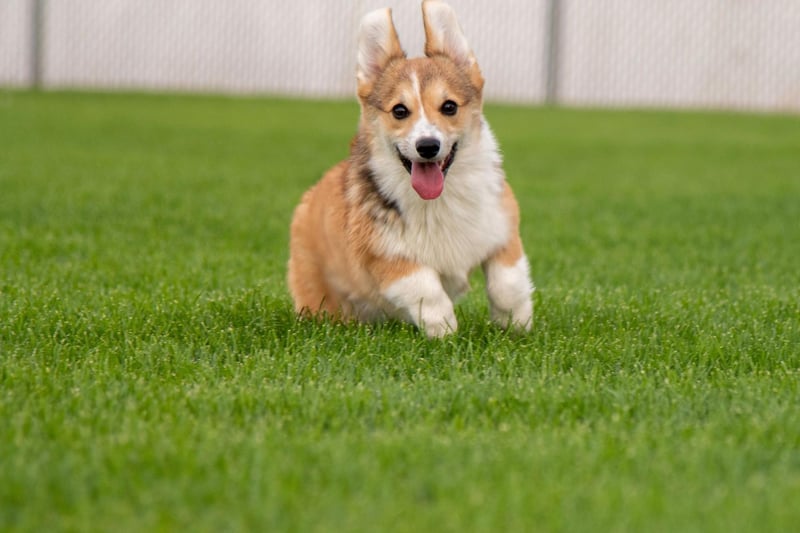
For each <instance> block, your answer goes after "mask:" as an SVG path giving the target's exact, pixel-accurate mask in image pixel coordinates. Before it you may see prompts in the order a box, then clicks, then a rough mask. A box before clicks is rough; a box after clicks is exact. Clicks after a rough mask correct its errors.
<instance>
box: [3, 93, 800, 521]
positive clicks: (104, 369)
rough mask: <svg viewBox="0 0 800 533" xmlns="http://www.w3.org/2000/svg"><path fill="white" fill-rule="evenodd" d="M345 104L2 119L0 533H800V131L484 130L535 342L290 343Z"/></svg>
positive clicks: (18, 104)
mask: <svg viewBox="0 0 800 533" xmlns="http://www.w3.org/2000/svg"><path fill="white" fill-rule="evenodd" d="M357 112H358V111H357V107H356V105H355V104H354V103H352V102H348V103H335V102H334V103H318V102H303V101H287V100H274V99H226V98H214V97H186V96H145V95H93V94H30V93H18V92H4V93H0V530H3V531H5V530H11V531H57V530H64V531H110V530H113V531H150V530H162V531H173V530H174V531H221V530H233V531H236V530H253V531H282V530H285V531H298V532H299V531H303V532H305V531H337V530H346V531H365V532H366V531H369V532H372V531H408V532H412V531H414V532H416V531H437V532H438V531H459V532H460V531H487V532H488V531H492V532H494V531H533V530H541V531H591V532H595V531H664V532H674V531H704V532H705V531H724V532H726V533H727V532H730V531H776V532H784V531H789V530H792V529H793V528H796V527H797V524H798V523H800V506H798V502H800V385H799V384H800V371H799V370H798V369H800V283H799V282H800V266H799V265H800V155H799V154H800V152H798V147H800V119H798V118H797V117H785V116H784V117H781V116H748V115H732V114H714V113H673V112H642V111H636V112H614V111H593V110H582V111H567V110H550V109H526V108H516V107H500V106H488V107H487V110H486V113H487V115H488V117H489V119H490V121H491V123H492V125H493V127H494V130H495V132H496V134H497V136H498V137H499V140H500V142H501V146H502V147H503V150H504V154H505V159H506V170H507V173H508V176H509V181H510V182H511V184H512V186H513V187H514V189H515V191H516V193H517V196H518V199H519V201H520V205H521V208H522V217H523V223H522V233H523V239H524V241H525V245H526V248H527V253H528V255H529V257H530V260H531V265H532V269H533V273H534V279H535V281H536V284H537V286H538V290H537V292H536V295H535V304H536V319H535V327H534V329H533V331H532V332H531V333H530V334H528V335H522V336H518V335H507V334H505V333H503V332H501V331H498V330H496V329H494V328H493V327H491V326H489V325H488V324H487V323H488V310H487V307H486V303H485V298H484V296H483V294H482V280H481V279H480V277H479V276H477V277H475V278H474V280H473V291H472V293H471V294H470V296H469V297H468V298H467V299H466V300H465V301H464V302H462V304H461V305H460V306H459V307H458V310H457V313H458V318H459V325H460V328H461V329H460V330H459V332H458V333H457V334H456V335H455V336H453V337H450V338H448V339H446V340H443V341H428V340H426V339H425V338H423V336H421V335H420V334H419V333H418V332H417V331H415V330H414V329H413V328H411V327H409V326H406V325H402V324H397V323H390V324H386V325H380V326H358V325H349V326H344V325H335V324H327V323H321V324H316V323H307V322H298V321H297V320H296V319H295V318H294V317H293V314H292V312H291V304H290V300H289V297H288V293H287V290H286V286H285V282H284V277H285V263H286V259H287V256H288V252H287V237H288V224H289V219H290V216H291V210H292V208H293V206H294V204H295V203H296V202H297V200H298V199H299V197H300V195H301V193H302V191H303V190H304V189H305V188H307V187H308V186H309V185H310V184H311V183H313V182H314V181H315V180H316V179H317V178H318V177H319V176H320V174H321V173H322V172H323V171H324V170H325V169H326V168H327V167H329V166H330V165H332V164H333V163H335V162H336V161H338V160H339V159H341V158H343V157H344V156H345V155H346V152H347V146H348V142H349V138H350V136H351V135H352V134H353V132H354V129H355V125H356V121H357Z"/></svg>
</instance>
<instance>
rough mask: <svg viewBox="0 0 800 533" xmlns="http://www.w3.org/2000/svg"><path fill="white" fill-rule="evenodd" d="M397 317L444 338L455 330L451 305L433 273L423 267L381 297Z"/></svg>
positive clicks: (390, 286) (393, 285) (430, 335)
mask: <svg viewBox="0 0 800 533" xmlns="http://www.w3.org/2000/svg"><path fill="white" fill-rule="evenodd" d="M383 296H384V297H385V298H386V300H387V301H389V302H390V303H391V304H392V306H393V307H394V309H395V310H396V313H393V314H395V315H396V316H400V317H402V318H403V319H405V320H408V321H409V322H412V323H414V325H416V326H417V327H418V328H420V329H421V330H423V331H425V333H426V334H427V335H428V337H444V336H445V335H447V334H449V333H453V332H454V331H455V330H456V329H457V328H458V322H457V321H456V315H455V313H454V312H453V302H452V301H451V300H450V298H449V297H448V296H447V293H446V292H445V290H444V288H443V287H442V282H441V280H440V278H439V274H437V273H436V272H435V271H434V270H433V269H430V268H426V267H422V268H420V269H419V270H417V271H415V272H414V273H412V274H410V275H408V276H406V277H404V278H401V279H399V280H397V281H395V282H394V283H392V284H391V285H389V286H388V287H387V288H386V289H385V290H384V293H383Z"/></svg>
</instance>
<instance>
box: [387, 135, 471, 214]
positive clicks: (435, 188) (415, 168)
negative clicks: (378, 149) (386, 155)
mask: <svg viewBox="0 0 800 533" xmlns="http://www.w3.org/2000/svg"><path fill="white" fill-rule="evenodd" d="M395 148H396V149H397V156H398V157H399V158H400V162H401V163H402V164H403V167H405V169H406V171H407V172H408V173H409V174H410V175H411V186H412V187H413V188H414V190H415V191H417V194H418V195H419V196H420V198H422V199H423V200H433V199H435V198H438V197H439V195H440V194H442V190H444V177H445V176H446V175H447V171H448V170H450V166H451V165H452V164H453V160H454V159H455V158H456V151H457V150H458V143H455V144H453V148H452V149H451V150H450V153H449V154H447V157H445V158H444V159H442V160H441V161H430V162H420V161H411V160H410V159H409V158H407V157H405V156H404V155H403V153H402V152H400V148H397V147H395Z"/></svg>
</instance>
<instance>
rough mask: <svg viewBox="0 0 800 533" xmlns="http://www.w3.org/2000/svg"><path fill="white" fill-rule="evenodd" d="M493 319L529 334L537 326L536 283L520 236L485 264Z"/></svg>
mask: <svg viewBox="0 0 800 533" xmlns="http://www.w3.org/2000/svg"><path fill="white" fill-rule="evenodd" d="M483 273H484V275H485V277H486V294H487V296H488V297H489V307H490V310H491V315H492V320H493V321H494V322H495V323H496V324H498V325H499V326H501V327H503V328H509V327H514V328H516V329H522V330H525V331H529V330H530V329H531V324H532V323H533V301H532V300H531V294H532V293H533V290H534V288H533V283H532V282H531V277H530V267H529V266H528V258H527V257H525V254H524V253H523V252H522V244H521V242H520V240H519V237H518V236H516V235H515V236H514V238H513V239H512V242H511V243H510V244H509V245H508V246H506V247H505V248H503V249H502V250H500V251H499V252H497V253H496V254H495V255H493V256H492V257H490V258H489V259H488V260H486V261H485V262H484V263H483Z"/></svg>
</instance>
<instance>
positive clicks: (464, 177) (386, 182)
mask: <svg viewBox="0 0 800 533" xmlns="http://www.w3.org/2000/svg"><path fill="white" fill-rule="evenodd" d="M465 144H466V146H463V147H460V148H459V151H458V155H457V157H456V159H455V161H454V163H453V165H452V166H451V167H450V171H449V172H448V174H447V177H446V179H445V188H444V192H443V193H442V195H441V196H440V197H439V198H437V199H436V200H430V201H426V200H422V199H421V198H420V197H419V196H418V195H417V193H416V192H415V191H414V190H413V189H412V188H411V185H410V180H409V178H408V174H407V172H406V171H405V170H404V169H403V168H402V166H400V165H398V164H397V162H396V159H395V160H394V161H392V159H393V157H394V154H392V153H391V152H390V153H389V154H387V155H385V156H383V157H380V158H379V159H378V160H376V163H378V164H379V165H380V167H381V168H382V169H384V172H381V173H378V172H376V175H377V176H379V180H380V181H379V186H380V187H381V189H383V191H384V193H385V194H387V195H388V196H389V197H391V198H392V199H394V201H395V202H396V203H397V205H398V207H399V209H400V211H401V213H402V219H403V224H402V225H397V226H392V227H387V228H385V229H384V230H383V231H382V232H381V235H380V238H379V242H380V245H379V246H380V248H381V250H380V251H381V253H383V254H385V255H389V256H392V255H397V256H401V257H406V258H409V259H412V260H414V261H417V262H419V263H420V264H422V265H425V266H428V267H430V268H432V269H433V270H435V271H436V272H438V273H439V274H440V275H441V276H443V277H446V278H453V279H454V282H455V283H456V284H458V283H459V282H460V281H464V282H465V281H466V277H467V274H468V273H469V271H470V270H471V269H472V268H474V267H476V266H477V265H478V264H480V263H481V261H483V260H485V259H486V258H487V257H488V256H489V255H490V254H491V253H492V252H493V251H494V250H496V249H498V248H499V247H501V246H502V245H503V244H505V243H506V242H507V240H508V232H509V220H508V214H507V213H506V212H505V211H504V210H503V206H502V194H503V188H504V179H505V177H504V175H503V171H502V169H501V159H500V155H499V153H498V151H497V144H496V141H495V139H494V136H493V135H492V133H491V131H490V130H489V127H488V126H487V125H486V124H485V123H484V124H483V128H482V131H481V135H480V137H479V140H478V142H473V143H472V144H469V143H468V142H467V143H465ZM384 153H385V152H384ZM390 162H391V163H392V165H390V164H389V163H390ZM387 168H391V169H392V170H391V171H390V172H386V170H385V169H387ZM448 292H449V291H448Z"/></svg>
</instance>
